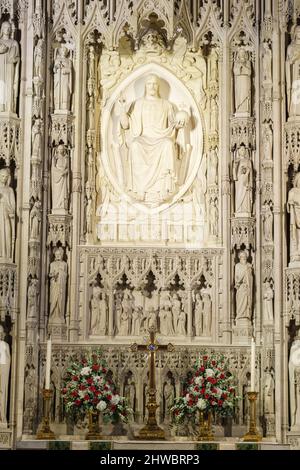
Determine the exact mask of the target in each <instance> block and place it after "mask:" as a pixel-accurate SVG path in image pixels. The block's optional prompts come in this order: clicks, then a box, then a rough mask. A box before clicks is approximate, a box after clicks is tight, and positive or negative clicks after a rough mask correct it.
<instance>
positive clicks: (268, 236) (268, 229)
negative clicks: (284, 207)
mask: <svg viewBox="0 0 300 470" xmlns="http://www.w3.org/2000/svg"><path fill="white" fill-rule="evenodd" d="M262 219H263V235H264V239H265V241H266V242H272V241H273V212H272V209H271V207H270V204H265V206H264V212H263V214H262Z"/></svg>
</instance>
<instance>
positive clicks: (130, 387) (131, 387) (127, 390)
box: [124, 377, 136, 419]
mask: <svg viewBox="0 0 300 470" xmlns="http://www.w3.org/2000/svg"><path fill="white" fill-rule="evenodd" d="M124 397H125V398H126V399H127V403H128V405H129V407H130V408H131V409H132V411H133V412H134V411H135V400H136V387H135V383H134V381H133V379H132V377H128V379H127V383H126V384H125V386H124ZM133 419H134V417H133Z"/></svg>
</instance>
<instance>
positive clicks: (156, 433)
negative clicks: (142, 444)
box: [130, 328, 174, 439]
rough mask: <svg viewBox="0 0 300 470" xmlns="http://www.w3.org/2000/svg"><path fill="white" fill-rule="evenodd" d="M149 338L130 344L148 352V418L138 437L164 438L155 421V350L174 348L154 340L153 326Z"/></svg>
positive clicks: (171, 349) (169, 350) (134, 348)
mask: <svg viewBox="0 0 300 470" xmlns="http://www.w3.org/2000/svg"><path fill="white" fill-rule="evenodd" d="M148 331H149V335H150V338H149V340H148V343H147V344H137V343H134V344H132V345H131V346H130V349H131V351H133V352H135V351H144V352H148V353H149V390H148V397H147V398H148V399H147V405H146V406H147V409H148V420H147V423H146V426H144V427H143V428H142V429H141V430H140V432H139V436H138V438H139V439H165V432H164V430H163V429H162V428H160V427H159V426H158V424H157V421H156V409H157V408H158V406H159V405H158V404H157V403H156V385H155V352H156V351H168V352H171V351H173V350H174V346H173V344H171V343H169V344H167V345H162V344H158V343H157V342H156V341H155V328H149V330H148Z"/></svg>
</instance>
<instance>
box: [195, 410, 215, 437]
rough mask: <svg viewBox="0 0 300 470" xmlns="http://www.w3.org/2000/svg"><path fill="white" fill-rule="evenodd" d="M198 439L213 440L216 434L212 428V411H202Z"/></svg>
mask: <svg viewBox="0 0 300 470" xmlns="http://www.w3.org/2000/svg"><path fill="white" fill-rule="evenodd" d="M197 440H198V441H213V440H214V435H213V432H212V429H211V411H200V414H199V434H198V437H197Z"/></svg>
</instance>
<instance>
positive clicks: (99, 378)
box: [94, 375, 104, 385]
mask: <svg viewBox="0 0 300 470" xmlns="http://www.w3.org/2000/svg"><path fill="white" fill-rule="evenodd" d="M94 382H98V384H99V385H100V384H102V383H103V382H104V380H103V377H100V375H96V377H94Z"/></svg>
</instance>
